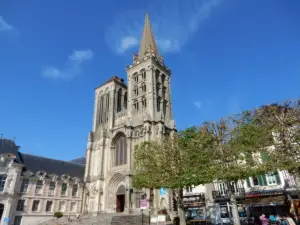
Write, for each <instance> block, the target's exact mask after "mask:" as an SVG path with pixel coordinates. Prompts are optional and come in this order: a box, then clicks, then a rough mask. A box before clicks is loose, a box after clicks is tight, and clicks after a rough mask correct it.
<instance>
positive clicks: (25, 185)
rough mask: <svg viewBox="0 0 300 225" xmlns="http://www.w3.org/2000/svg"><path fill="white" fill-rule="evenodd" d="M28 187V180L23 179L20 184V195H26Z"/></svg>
mask: <svg viewBox="0 0 300 225" xmlns="http://www.w3.org/2000/svg"><path fill="white" fill-rule="evenodd" d="M28 186H29V179H23V180H22V184H21V190H20V191H21V193H27V189H28Z"/></svg>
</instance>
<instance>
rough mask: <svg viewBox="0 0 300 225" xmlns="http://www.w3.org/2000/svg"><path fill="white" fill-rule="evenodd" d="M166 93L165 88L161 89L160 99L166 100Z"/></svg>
mask: <svg viewBox="0 0 300 225" xmlns="http://www.w3.org/2000/svg"><path fill="white" fill-rule="evenodd" d="M166 91H167V88H166V87H163V88H162V97H163V98H166Z"/></svg>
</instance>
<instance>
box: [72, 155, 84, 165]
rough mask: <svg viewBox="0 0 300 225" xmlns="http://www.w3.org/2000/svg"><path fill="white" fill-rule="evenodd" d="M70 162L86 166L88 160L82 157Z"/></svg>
mask: <svg viewBox="0 0 300 225" xmlns="http://www.w3.org/2000/svg"><path fill="white" fill-rule="evenodd" d="M70 162H73V163H78V164H82V165H85V163H86V158H85V157H84V156H83V157H80V158H77V159H73V160H71V161H70Z"/></svg>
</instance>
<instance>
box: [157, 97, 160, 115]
mask: <svg viewBox="0 0 300 225" xmlns="http://www.w3.org/2000/svg"><path fill="white" fill-rule="evenodd" d="M160 102H161V99H160V98H159V97H158V98H157V112H160Z"/></svg>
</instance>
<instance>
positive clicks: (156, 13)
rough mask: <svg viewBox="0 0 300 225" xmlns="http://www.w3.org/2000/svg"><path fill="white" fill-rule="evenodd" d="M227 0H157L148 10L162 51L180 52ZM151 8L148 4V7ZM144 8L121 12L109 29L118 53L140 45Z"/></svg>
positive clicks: (108, 38) (110, 41)
mask: <svg viewBox="0 0 300 225" xmlns="http://www.w3.org/2000/svg"><path fill="white" fill-rule="evenodd" d="M223 1H224V0H186V1H182V0H173V1H172V4H169V2H167V1H158V0H157V4H159V7H153V9H155V10H153V11H151V10H149V16H150V20H151V23H152V29H153V32H154V35H155V39H156V42H157V45H158V47H159V49H160V51H162V52H178V51H180V49H181V47H182V46H183V45H184V44H185V43H186V42H187V41H188V40H189V39H190V38H191V36H192V35H193V34H194V33H195V32H197V31H198V29H199V27H200V26H201V24H202V23H203V22H205V21H207V20H208V19H209V18H210V17H211V16H212V12H213V10H214V9H215V8H217V7H218V6H220V5H221V4H222V2H223ZM148 8H149V7H148ZM144 17H145V11H144V10H135V11H124V12H118V14H117V15H116V16H115V18H114V22H113V24H111V25H110V27H109V29H108V30H107V32H106V41H107V43H108V45H109V46H110V47H111V48H112V50H114V51H116V52H118V53H124V52H125V51H127V50H129V49H132V48H133V47H137V46H138V44H139V40H140V39H141V36H142V30H143V25H144Z"/></svg>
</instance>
